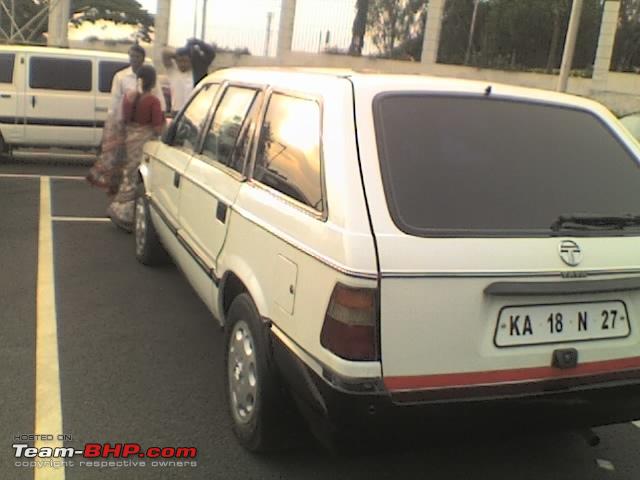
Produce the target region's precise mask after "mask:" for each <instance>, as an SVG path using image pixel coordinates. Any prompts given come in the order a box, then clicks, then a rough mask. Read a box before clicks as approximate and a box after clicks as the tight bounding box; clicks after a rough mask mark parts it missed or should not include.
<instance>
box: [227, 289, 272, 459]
mask: <svg viewBox="0 0 640 480" xmlns="http://www.w3.org/2000/svg"><path fill="white" fill-rule="evenodd" d="M227 321H228V328H227V334H226V342H225V345H226V348H227V351H226V356H225V372H226V385H227V399H228V404H229V410H230V413H231V419H232V421H233V430H234V432H235V434H236V436H237V437H238V440H239V441H240V443H241V444H242V445H243V446H244V447H245V448H246V449H247V450H249V451H251V452H264V451H269V450H277V449H279V448H282V447H283V441H282V437H283V433H284V432H282V428H281V425H279V421H278V415H277V406H278V404H279V402H278V399H279V398H280V396H281V394H280V392H281V390H280V385H279V378H278V375H277V372H276V368H275V365H274V364H273V362H272V361H271V359H270V348H269V331H268V329H267V328H265V327H264V325H263V324H262V322H261V320H260V315H259V314H258V310H257V308H256V306H255V305H254V303H253V301H252V300H251V297H249V295H248V294H246V293H243V294H241V295H238V296H237V297H236V298H235V300H234V301H233V303H232V304H231V308H230V309H229V313H228V314H227Z"/></svg>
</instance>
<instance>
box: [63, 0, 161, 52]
mask: <svg viewBox="0 0 640 480" xmlns="http://www.w3.org/2000/svg"><path fill="white" fill-rule="evenodd" d="M71 9H72V10H73V12H75V13H76V16H75V17H74V18H73V22H74V23H82V22H84V21H90V22H95V21H96V20H110V21H112V22H114V23H124V24H128V25H137V26H138V27H139V34H140V36H141V38H142V40H144V41H146V42H149V41H150V40H151V38H150V33H151V32H152V30H153V23H154V19H153V16H152V15H150V14H149V12H147V11H146V10H144V9H143V8H142V5H140V3H139V2H138V1H137V0H72V7H71ZM72 17H73V15H72Z"/></svg>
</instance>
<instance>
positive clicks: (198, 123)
mask: <svg viewBox="0 0 640 480" xmlns="http://www.w3.org/2000/svg"><path fill="white" fill-rule="evenodd" d="M218 88H219V85H218V84H210V85H205V86H204V87H203V88H202V89H201V90H200V91H199V92H198V93H197V94H196V95H195V96H194V97H193V98H192V99H191V102H190V103H189V105H188V106H187V108H186V109H185V110H184V113H183V114H182V115H181V116H180V118H179V119H178V120H177V122H178V123H177V124H176V126H175V132H176V133H175V135H174V137H173V142H172V145H173V146H174V147H183V148H186V149H187V150H192V151H195V150H196V148H197V145H198V138H199V137H200V132H201V131H202V129H203V128H205V122H206V120H207V115H208V113H209V109H210V108H211V103H212V102H213V100H214V99H215V97H216V93H218Z"/></svg>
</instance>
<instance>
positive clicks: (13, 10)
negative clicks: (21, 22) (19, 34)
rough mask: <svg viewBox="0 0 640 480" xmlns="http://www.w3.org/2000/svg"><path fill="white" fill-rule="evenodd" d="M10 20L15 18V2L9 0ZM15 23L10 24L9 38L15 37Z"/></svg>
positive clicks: (14, 0)
mask: <svg viewBox="0 0 640 480" xmlns="http://www.w3.org/2000/svg"><path fill="white" fill-rule="evenodd" d="M11 18H13V19H15V18H16V0H11ZM15 33H16V30H15V23H14V22H11V38H13V36H14V35H15Z"/></svg>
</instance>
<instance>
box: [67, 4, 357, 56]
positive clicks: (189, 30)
mask: <svg viewBox="0 0 640 480" xmlns="http://www.w3.org/2000/svg"><path fill="white" fill-rule="evenodd" d="M205 1H206V2H207V15H206V27H205V40H206V41H208V42H211V43H216V44H217V45H218V46H219V47H222V48H230V49H236V48H248V49H249V51H250V53H251V54H253V55H264V54H265V53H267V54H269V55H275V52H276V48H277V45H276V44H277V36H278V22H279V13H280V1H281V0H172V5H171V15H170V19H169V44H170V45H172V46H174V47H179V46H182V45H184V44H185V42H186V40H187V39H189V38H192V37H194V36H195V37H198V38H202V16H203V15H202V12H203V3H204V2H205ZM138 2H139V3H140V4H141V5H142V7H143V8H145V9H146V10H148V11H149V12H151V13H156V12H157V0H138ZM354 5H355V0H297V7H296V24H295V28H294V38H293V49H294V50H299V51H308V52H319V51H320V50H321V49H323V48H325V47H339V48H342V49H345V48H346V47H347V46H348V45H349V42H350V40H351V25H352V22H353V16H354V13H355V9H354ZM107 27H108V26H106V25H103V24H101V23H100V22H97V23H96V24H87V25H83V26H82V28H80V29H79V30H78V31H77V32H74V33H70V37H71V36H73V37H74V38H75V37H77V39H82V38H86V37H90V36H95V37H99V38H105V37H110V38H113V39H119V38H126V37H130V38H133V36H134V35H135V30H134V29H132V28H131V27H129V26H124V25H123V26H118V27H117V28H113V27H108V28H107Z"/></svg>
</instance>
